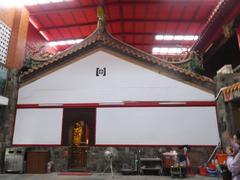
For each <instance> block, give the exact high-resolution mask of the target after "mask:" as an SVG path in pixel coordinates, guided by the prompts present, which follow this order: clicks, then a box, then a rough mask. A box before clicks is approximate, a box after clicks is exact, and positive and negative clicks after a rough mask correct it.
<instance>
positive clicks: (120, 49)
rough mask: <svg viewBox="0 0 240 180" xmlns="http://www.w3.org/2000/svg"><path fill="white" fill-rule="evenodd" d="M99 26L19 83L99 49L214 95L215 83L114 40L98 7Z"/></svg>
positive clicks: (27, 73)
mask: <svg viewBox="0 0 240 180" xmlns="http://www.w3.org/2000/svg"><path fill="white" fill-rule="evenodd" d="M97 12H98V13H97V14H98V25H97V29H96V30H95V31H94V32H93V33H92V34H90V35H89V36H88V37H87V38H85V39H84V40H83V41H82V42H81V43H79V44H76V45H74V46H72V47H70V48H68V49H66V50H64V51H62V52H61V53H59V54H56V55H55V56H53V57H51V58H50V59H49V60H48V61H46V62H45V63H42V64H40V65H39V66H37V67H35V68H34V69H33V68H32V69H29V70H28V71H25V72H23V73H22V74H20V82H21V83H22V84H23V83H26V82H28V81H32V80H33V79H34V78H36V77H37V76H39V75H42V74H44V73H46V72H48V71H49V70H53V69H54V68H56V67H57V66H61V65H63V64H65V63H66V62H70V61H71V60H73V59H74V58H76V57H78V56H83V55H85V54H87V53H88V52H91V51H92V50H95V49H98V48H106V49H110V50H112V51H114V52H117V53H120V54H123V55H125V56H128V57H131V58H133V59H135V60H137V61H139V62H142V63H145V64H147V65H151V66H154V67H155V68H158V72H159V73H160V74H164V75H166V76H168V75H169V77H172V78H175V79H178V80H180V81H184V82H189V84H192V85H196V86H197V87H199V88H202V89H205V90H207V91H209V92H211V93H213V92H214V89H215V82H214V81H213V80H212V79H210V78H208V77H206V76H202V75H199V74H196V73H193V72H191V71H188V70H185V69H183V68H180V67H178V66H176V65H173V64H170V63H166V62H165V61H163V60H162V59H160V58H158V57H156V56H154V55H152V54H149V53H147V52H144V51H142V50H140V49H137V48H135V47H133V46H131V45H129V44H126V43H124V42H122V41H120V40H118V39H116V38H115V37H113V36H112V35H111V34H110V33H109V32H108V30H107V23H106V19H105V14H104V10H103V8H102V7H98V11H97Z"/></svg>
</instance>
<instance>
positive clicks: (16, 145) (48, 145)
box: [12, 144, 62, 147]
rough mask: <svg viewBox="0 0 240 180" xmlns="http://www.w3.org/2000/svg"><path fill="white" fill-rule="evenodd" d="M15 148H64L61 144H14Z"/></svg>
mask: <svg viewBox="0 0 240 180" xmlns="http://www.w3.org/2000/svg"><path fill="white" fill-rule="evenodd" d="M12 146H13V147H20V146H24V147H26V146H34V147H35V146H41V147H42V146H47V147H50V146H54V147H55V146H62V145H61V144H12Z"/></svg>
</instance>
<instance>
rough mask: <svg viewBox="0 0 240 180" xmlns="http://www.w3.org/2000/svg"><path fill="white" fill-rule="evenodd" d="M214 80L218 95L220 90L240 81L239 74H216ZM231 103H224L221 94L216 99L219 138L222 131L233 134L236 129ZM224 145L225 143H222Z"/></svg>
mask: <svg viewBox="0 0 240 180" xmlns="http://www.w3.org/2000/svg"><path fill="white" fill-rule="evenodd" d="M215 80H216V92H217V93H218V92H219V91H220V89H221V88H223V87H226V86H230V85H232V84H234V83H236V82H239V81H240V73H231V74H218V75H217V76H216V77H215ZM233 108H234V107H233V104H232V102H225V101H224V99H223V94H222V93H221V94H220V96H219V97H218V99H217V115H218V125H219V133H220V137H222V133H223V132H224V131H228V132H229V133H231V134H233V133H234V131H235V128H236V122H235V119H234V114H233ZM223 143H225V142H223Z"/></svg>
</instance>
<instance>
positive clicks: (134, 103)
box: [16, 101, 216, 109]
mask: <svg viewBox="0 0 240 180" xmlns="http://www.w3.org/2000/svg"><path fill="white" fill-rule="evenodd" d="M186 106H191V107H192V106H216V102H215V101H144V102H142V101H126V102H119V103H116V102H113V103H68V104H64V103H44V104H17V105H16V108H18V109H20V108H80V107H85V108H88V107H89V108H97V107H186Z"/></svg>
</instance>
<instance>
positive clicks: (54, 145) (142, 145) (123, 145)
mask: <svg viewBox="0 0 240 180" xmlns="http://www.w3.org/2000/svg"><path fill="white" fill-rule="evenodd" d="M12 146H13V147H30V146H34V147H36V146H39V147H42V146H44V147H58V146H62V145H61V144H13V145H12ZM110 146H111V147H182V146H184V145H174V144H173V145H169V144H168V145H162V144H161V145H156V144H155V145H144V144H138V145H129V144H118V145H112V144H96V145H94V147H110ZM188 146H190V147H216V146H217V145H208V144H206V145H191V144H188Z"/></svg>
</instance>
